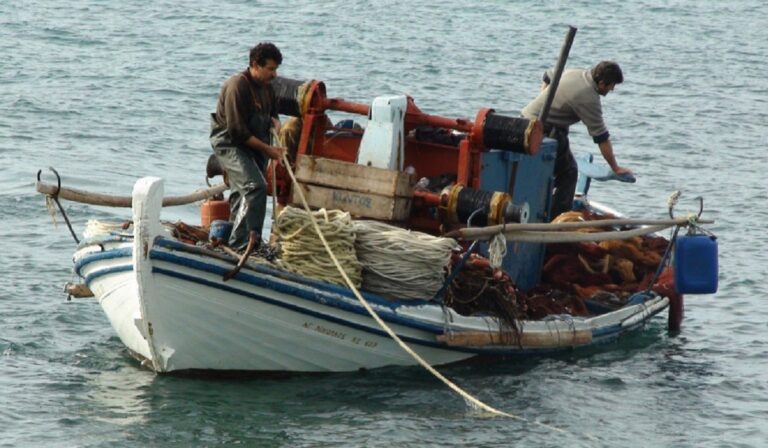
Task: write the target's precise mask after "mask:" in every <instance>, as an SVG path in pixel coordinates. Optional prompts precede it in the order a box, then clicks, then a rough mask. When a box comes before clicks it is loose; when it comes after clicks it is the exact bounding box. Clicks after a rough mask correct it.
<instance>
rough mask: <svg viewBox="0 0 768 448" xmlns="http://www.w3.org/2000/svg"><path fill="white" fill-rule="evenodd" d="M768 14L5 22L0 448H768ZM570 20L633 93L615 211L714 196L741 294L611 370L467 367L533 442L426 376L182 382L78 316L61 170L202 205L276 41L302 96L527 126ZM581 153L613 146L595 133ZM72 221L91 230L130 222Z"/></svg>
mask: <svg viewBox="0 0 768 448" xmlns="http://www.w3.org/2000/svg"><path fill="white" fill-rule="evenodd" d="M767 17H768V6H766V4H765V3H764V2H763V1H762V0H731V1H712V2H704V1H661V0H638V1H635V2H620V1H605V2H594V1H586V0H577V1H568V2H565V1H550V2H534V1H527V0H526V1H518V2H511V1H501V0H496V1H486V2H482V3H478V4H475V5H471V4H469V3H466V2H452V1H448V2H435V1H424V2H404V1H403V2H398V1H377V2H364V1H358V0H351V1H346V2H315V1H304V0H300V1H295V2H273V1H260V2H255V1H235V2H232V1H224V2H209V1H200V2H171V1H163V0H159V1H146V0H137V1H131V2H111V1H104V0H72V1H68V2H58V1H54V0H28V1H24V2H16V1H7V2H2V3H0V54H2V57H0V162H2V163H0V209H2V214H1V215H0V216H1V217H2V219H1V220H0V239H1V240H2V242H3V243H4V246H5V247H4V249H3V250H2V251H1V252H0V266H2V279H3V287H2V288H0V446H9V447H10V446H46V447H58V446H88V447H90V446H94V447H96V446H104V447H106V446H109V447H114V446H217V445H243V446H286V447H289V446H290V447H293V446H394V445H399V446H409V447H410V446H473V447H475V446H536V447H539V446H553V447H555V446H557V447H560V446H638V447H645V446H670V447H681V446H683V447H685V446H688V447H701V446H728V447H730V446H745V447H747V446H748V447H760V446H765V444H766V441H767V440H768V429H766V426H765V422H766V421H768V373H766V372H768V344H767V342H768V341H767V340H766V334H767V333H768V323H766V322H768V319H767V318H766V316H768V304H767V303H768V301H767V300H766V299H767V298H768V290H767V289H768V288H766V286H765V283H764V282H765V279H766V278H767V277H768V255H766V253H767V252H768V250H767V249H768V247H766V246H768V232H767V231H766V229H765V223H766V221H768V181H766V180H765V173H766V172H767V171H768V157H767V156H766V153H767V151H766V150H768V134H767V133H766V123H768V76H766V73H767V72H768V65H767V64H766V62H765V58H766V55H768V19H766V18H767ZM568 24H572V25H574V26H577V27H578V28H579V32H578V33H577V35H576V41H575V43H574V45H573V48H572V50H571V57H570V60H569V65H570V66H574V67H578V66H583V67H586V66H589V65H591V64H593V63H594V62H596V61H598V60H601V59H615V60H617V61H618V62H619V63H620V64H621V65H622V67H623V69H624V72H625V83H624V84H622V85H620V86H619V87H618V88H617V89H616V91H615V92H614V93H612V94H610V95H609V96H608V97H607V98H606V99H605V100H604V103H603V107H604V110H605V115H606V120H607V122H608V126H609V128H610V131H611V134H612V135H613V138H614V144H615V148H616V152H617V156H618V159H619V161H620V163H621V164H623V165H626V166H628V167H631V168H632V169H633V170H634V171H635V172H636V174H637V175H638V182H637V183H636V184H631V185H625V184H622V185H616V184H598V185H595V186H594V187H593V189H592V196H593V198H595V199H599V200H602V201H604V202H609V203H611V204H613V205H614V206H616V207H617V208H619V209H621V210H623V211H624V212H626V213H628V214H629V215H631V216H636V217H648V218H660V217H663V216H664V214H665V211H666V198H667V196H668V195H669V194H670V193H671V192H672V191H674V190H677V189H681V190H683V192H684V200H683V202H682V203H681V208H683V209H685V208H688V209H690V210H694V209H695V208H696V204H695V202H694V201H693V198H694V197H696V196H699V195H701V196H703V197H704V198H705V205H706V212H705V213H706V214H705V217H707V218H711V219H715V220H716V224H714V225H712V226H710V227H709V228H710V230H712V231H714V232H715V233H717V235H718V236H719V245H720V253H721V258H720V291H719V292H718V293H717V294H716V295H713V296H689V297H687V301H686V304H687V309H686V321H685V323H684V328H683V332H682V333H681V334H680V335H678V336H670V335H668V334H667V332H666V329H665V320H664V319H663V318H662V317H659V318H657V319H656V320H654V321H653V323H652V324H651V325H650V326H649V328H647V330H646V331H645V332H644V333H642V334H637V335H634V336H632V337H629V338H626V339H625V340H623V341H621V343H620V344H618V345H614V346H611V347H609V348H610V349H607V350H600V351H595V352H591V353H582V354H580V356H574V357H562V358H555V359H538V360H533V361H530V362H527V363H522V364H521V363H506V364H495V365H485V366H455V367H449V368H444V369H442V370H443V372H444V373H446V374H447V375H448V376H449V377H451V378H452V379H454V380H455V381H456V382H457V383H459V384H460V385H461V386H463V387H464V388H466V389H467V390H469V391H470V392H472V393H474V394H476V395H477V396H478V397H480V398H481V399H483V400H485V401H486V402H488V403H489V404H491V405H493V406H495V407H497V408H500V409H503V410H506V411H508V412H511V413H514V414H517V415H519V416H521V417H523V418H524V419H525V420H526V421H518V420H510V419H500V418H484V417H483V416H481V415H477V414H475V413H473V412H472V411H471V410H470V409H469V408H468V407H467V405H466V404H465V403H464V402H463V401H462V400H461V399H460V398H458V397H457V396H455V395H454V394H453V393H452V392H450V391H449V390H447V389H446V388H445V387H444V386H442V385H441V384H439V383H438V382H437V381H436V380H434V379H433V378H432V377H430V376H429V375H427V374H426V373H424V372H422V371H420V370H419V369H383V370H378V371H373V372H368V373H366V374H341V375H322V376H298V377H292V378H282V379H263V378H262V379H249V380H237V381H233V380H226V381H225V380H211V379H205V380H203V379H188V378H168V377H157V376H155V375H153V374H152V373H150V372H147V371H146V370H143V369H141V368H140V367H139V366H138V364H137V363H136V362H134V361H133V360H132V359H131V358H129V357H128V356H127V355H126V353H125V352H124V350H123V347H122V344H121V343H120V341H119V340H118V339H117V337H116V336H115V333H114V331H113V330H112V329H111V327H110V326H109V323H108V322H107V320H106V318H105V316H104V315H103V312H102V311H101V309H100V308H99V307H98V305H97V304H96V303H95V302H93V301H88V300H85V301H75V302H66V300H65V294H64V293H63V292H62V285H63V284H64V283H65V282H66V281H68V280H70V279H71V277H72V273H71V255H72V251H73V249H74V243H73V241H72V239H71V237H70V235H69V233H68V231H67V229H66V226H65V225H63V222H62V220H61V217H60V216H59V217H57V222H58V226H57V227H54V225H53V224H52V223H51V218H50V216H49V215H48V212H47V211H46V208H45V201H44V199H43V197H42V196H40V195H38V194H37V193H35V191H34V181H35V174H36V173H37V170H38V169H47V167H49V166H52V167H54V168H56V169H57V170H58V171H59V172H60V173H61V174H62V179H63V183H64V185H66V186H70V187H75V188H80V189H85V190H90V191H98V192H103V193H111V194H128V193H129V192H130V190H131V188H132V185H133V183H134V182H135V180H136V179H137V178H138V177H141V176H145V175H158V176H162V177H164V178H165V179H166V180H167V182H166V192H167V193H168V194H184V193H187V192H189V191H192V190H193V189H196V188H199V187H200V186H201V185H202V184H203V179H204V177H203V176H204V171H203V167H204V163H205V160H206V158H207V156H208V154H209V152H210V148H209V146H208V142H207V126H208V121H207V114H208V113H209V112H211V111H212V110H213V109H214V107H215V101H216V97H217V94H218V90H219V87H220V85H221V83H222V81H223V80H224V79H226V77H227V76H228V75H229V74H231V73H233V72H235V71H237V70H240V69H242V68H244V67H245V65H246V63H247V51H248V49H249V48H250V47H251V46H253V45H254V44H255V43H256V42H258V41H261V40H272V41H274V42H276V43H277V44H278V45H279V46H280V47H281V49H282V51H283V55H284V63H283V65H282V67H281V74H283V75H284V76H288V77H293V78H299V79H310V78H312V79H319V80H323V81H324V82H325V83H326V85H327V88H328V93H329V95H331V96H339V97H343V98H346V99H349V100H354V101H361V102H369V101H371V100H372V99H373V97H375V96H376V95H382V94H390V93H407V94H409V95H411V96H413V97H414V99H415V100H416V103H417V104H418V105H419V107H420V108H421V109H422V110H424V111H425V112H428V113H434V114H440V115H445V116H449V117H470V118H472V117H474V115H475V114H476V113H477V111H478V110H479V109H480V108H482V107H493V108H495V109H496V110H497V111H499V112H501V113H506V114H516V113H517V112H518V111H519V110H520V109H521V108H522V107H523V106H524V105H525V104H526V103H527V102H528V101H529V100H530V99H531V98H532V97H533V96H534V94H535V93H536V91H537V89H538V84H539V79H540V75H541V73H542V71H543V70H544V69H545V68H547V67H549V66H552V65H553V64H554V62H555V60H556V58H557V54H558V51H559V48H560V45H561V43H562V39H563V37H564V35H565V32H566V29H567V28H566V26H567V25H568ZM572 146H573V148H574V150H575V151H592V152H596V150H597V148H596V147H595V145H594V144H592V142H591V140H590V139H589V138H588V137H587V135H586V130H585V129H584V128H583V127H582V126H580V125H579V126H576V127H574V128H573V132H572ZM46 175H47V171H46ZM686 198H687V201H686ZM64 205H65V207H66V209H67V211H68V214H69V216H70V217H71V219H72V221H73V225H74V227H75V228H76V229H77V230H82V229H83V227H84V224H85V221H86V220H87V219H88V218H89V217H96V218H101V219H123V218H125V217H126V216H127V211H126V210H119V209H108V208H101V207H91V206H86V205H82V204H76V203H65V204H64ZM164 216H165V215H164ZM197 216H198V210H197V209H196V208H195V206H188V207H182V208H180V209H179V208H177V209H175V210H173V215H172V216H167V217H168V218H174V219H176V218H179V217H181V218H183V219H186V220H189V221H195V220H196V219H197ZM534 422H541V423H546V424H549V425H553V426H556V427H557V428H561V429H562V430H563V432H557V431H553V430H550V429H547V428H546V427H543V426H541V425H537V424H536V423H534ZM590 435H591V436H592V437H594V438H590Z"/></svg>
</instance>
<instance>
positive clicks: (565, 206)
mask: <svg viewBox="0 0 768 448" xmlns="http://www.w3.org/2000/svg"><path fill="white" fill-rule="evenodd" d="M545 133H546V134H547V135H548V136H549V137H551V138H554V139H555V140H557V158H556V159H555V173H554V175H555V186H554V193H553V194H552V212H551V213H550V218H551V219H554V218H555V217H557V215H559V214H561V213H564V212H567V211H570V210H571V209H572V208H573V196H574V193H575V192H576V181H577V180H578V178H579V168H578V165H576V159H574V158H573V154H572V153H571V143H570V141H569V140H568V128H557V127H553V128H551V129H545ZM551 219H550V220H551Z"/></svg>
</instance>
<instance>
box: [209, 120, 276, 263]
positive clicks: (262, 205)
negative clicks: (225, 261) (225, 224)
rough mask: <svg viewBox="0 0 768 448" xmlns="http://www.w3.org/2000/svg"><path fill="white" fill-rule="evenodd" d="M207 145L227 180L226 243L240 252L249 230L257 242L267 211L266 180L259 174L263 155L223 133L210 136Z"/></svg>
mask: <svg viewBox="0 0 768 448" xmlns="http://www.w3.org/2000/svg"><path fill="white" fill-rule="evenodd" d="M211 146H212V147H213V151H214V153H215V154H216V157H217V158H218V159H219V162H220V163H221V166H222V168H224V170H225V171H226V172H227V176H228V179H229V210H230V218H229V219H230V221H232V234H231V235H230V237H229V242H228V245H229V247H231V248H233V249H235V250H237V251H242V250H243V249H245V247H246V246H247V245H248V235H249V233H250V232H251V231H255V232H256V236H257V238H258V240H257V244H260V243H261V231H262V229H263V227H264V216H265V215H266V213H267V183H266V180H265V178H264V174H263V173H264V170H265V168H266V166H267V157H266V156H265V155H264V154H262V153H260V152H257V151H256V150H253V149H249V148H242V147H240V146H236V145H233V144H231V143H230V141H229V139H228V138H227V137H226V135H224V134H223V133H222V134H212V135H211Z"/></svg>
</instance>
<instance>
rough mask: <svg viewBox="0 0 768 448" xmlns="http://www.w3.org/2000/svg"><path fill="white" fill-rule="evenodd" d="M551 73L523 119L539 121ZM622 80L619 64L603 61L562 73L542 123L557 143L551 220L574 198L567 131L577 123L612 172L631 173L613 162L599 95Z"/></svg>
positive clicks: (574, 168) (575, 170) (575, 171)
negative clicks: (585, 132)
mask: <svg viewBox="0 0 768 448" xmlns="http://www.w3.org/2000/svg"><path fill="white" fill-rule="evenodd" d="M553 72H554V70H547V72H546V73H544V79H543V84H542V89H541V92H540V93H539V96H537V97H536V98H535V99H534V100H533V101H531V102H530V103H528V105H527V106H525V108H523V111H522V115H523V116H524V117H525V118H528V119H533V118H538V117H539V114H540V113H541V110H542V109H543V108H544V103H545V102H546V98H547V94H548V92H549V83H550V79H551V77H552V76H553ZM623 81H624V75H623V74H622V72H621V68H620V67H619V64H617V63H615V62H611V61H602V62H600V63H598V64H597V65H595V66H594V67H593V68H592V69H591V70H584V69H569V70H565V71H563V74H562V76H561V78H560V84H559V86H558V88H557V92H555V98H554V100H553V101H552V106H551V108H550V111H549V117H548V118H547V122H546V123H544V135H547V136H549V137H552V138H554V139H555V140H557V159H556V160H555V173H554V174H555V192H554V194H553V196H552V215H551V216H552V217H553V218H554V217H556V216H557V215H559V214H561V213H563V212H567V211H569V210H571V208H572V206H573V195H574V192H575V191H576V180H577V179H578V174H579V172H578V167H577V165H576V160H575V159H574V158H573V154H572V153H571V147H570V142H569V140H568V128H569V127H570V126H571V125H572V124H574V123H577V122H579V121H582V122H584V125H585V126H586V127H587V131H588V132H589V135H590V136H592V140H593V141H594V142H595V143H597V146H598V147H599V148H600V153H601V154H602V155H603V158H604V159H605V161H606V162H608V165H609V166H610V167H611V169H612V170H613V172H614V173H616V174H618V175H621V174H631V173H632V171H630V170H629V169H627V168H623V167H621V166H619V164H618V163H616V157H614V155H613V145H612V144H611V138H610V134H609V133H608V128H607V127H606V126H605V122H604V121H603V109H602V105H601V102H600V97H601V96H606V95H608V92H610V91H612V90H613V89H614V87H615V86H616V84H621V83H622V82H623Z"/></svg>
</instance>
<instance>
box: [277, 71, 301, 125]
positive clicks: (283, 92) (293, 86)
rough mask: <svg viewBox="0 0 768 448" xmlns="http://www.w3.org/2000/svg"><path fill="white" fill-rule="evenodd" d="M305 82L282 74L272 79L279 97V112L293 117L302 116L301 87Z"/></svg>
mask: <svg viewBox="0 0 768 448" xmlns="http://www.w3.org/2000/svg"><path fill="white" fill-rule="evenodd" d="M305 82H306V81H299V80H297V79H290V78H283V77H280V76H278V77H277V78H275V79H274V80H272V88H273V89H274V90H275V96H276V97H277V113H279V114H281V115H290V116H292V117H300V116H301V106H300V101H301V98H299V88H300V87H301V86H302V85H303V84H304V83H305Z"/></svg>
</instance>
